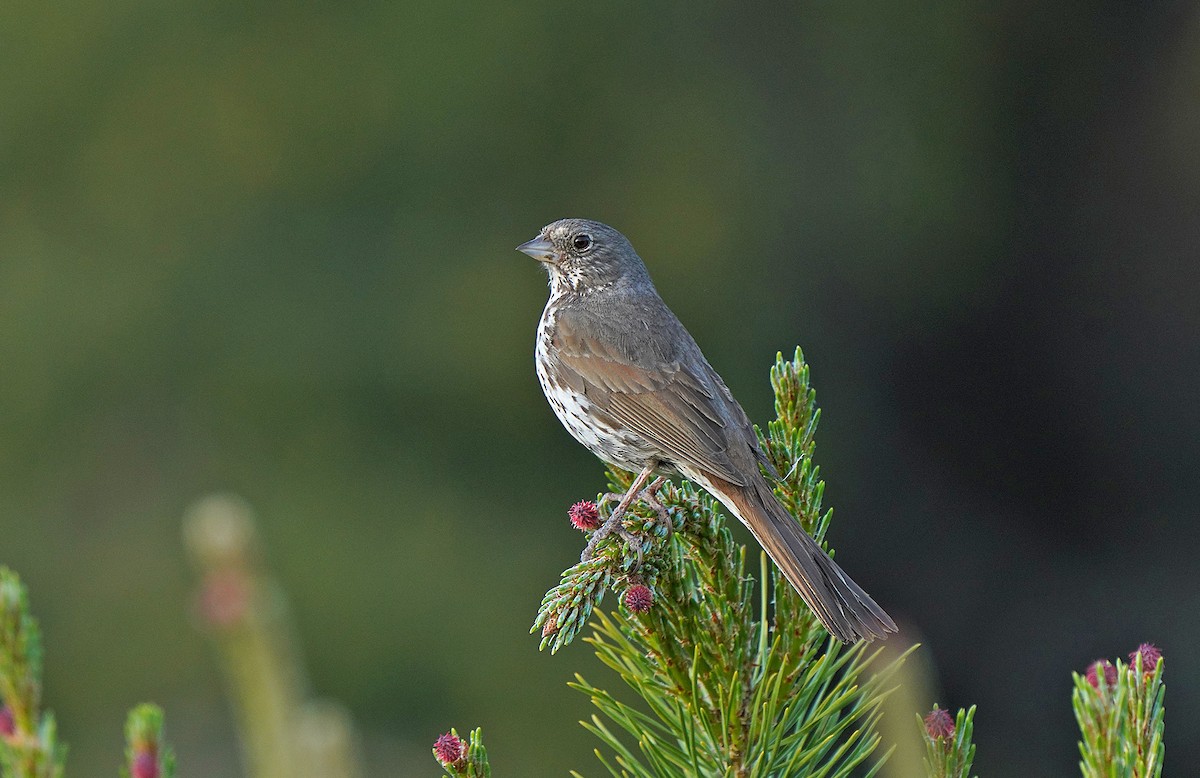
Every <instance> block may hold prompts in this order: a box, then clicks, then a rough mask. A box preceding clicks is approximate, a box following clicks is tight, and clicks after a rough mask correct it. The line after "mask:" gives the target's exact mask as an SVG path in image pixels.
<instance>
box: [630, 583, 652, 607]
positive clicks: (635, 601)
mask: <svg viewBox="0 0 1200 778" xmlns="http://www.w3.org/2000/svg"><path fill="white" fill-rule="evenodd" d="M653 604H654V593H653V592H651V591H650V587H649V586H646V585H645V584H634V585H633V586H630V587H629V588H628V589H626V590H625V607H626V608H628V609H629V610H631V611H633V612H634V613H645V612H646V611H648V610H650V606H651V605H653Z"/></svg>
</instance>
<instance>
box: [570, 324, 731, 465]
mask: <svg viewBox="0 0 1200 778" xmlns="http://www.w3.org/2000/svg"><path fill="white" fill-rule="evenodd" d="M643 350H644V349H643ZM649 353H650V354H654V353H655V351H654V350H653V349H650V350H649ZM552 357H553V358H554V359H556V360H557V361H558V363H559V367H560V369H561V372H560V375H563V377H564V379H565V380H566V381H567V383H569V384H570V385H571V386H572V387H573V388H575V389H577V390H578V391H582V392H583V393H584V394H586V395H587V397H588V399H590V400H592V402H594V403H596V405H598V406H599V407H600V408H601V409H603V410H604V411H606V412H607V413H608V414H609V415H610V416H612V418H613V419H615V420H616V421H617V422H619V423H620V424H621V425H622V426H624V427H626V428H627V429H629V430H630V431H632V432H634V433H635V434H637V435H639V436H640V437H642V438H645V439H646V440H647V441H649V442H650V443H652V444H653V445H654V446H655V447H657V448H659V449H660V450H661V451H662V453H663V456H664V458H665V459H667V460H668V461H670V462H673V463H678V462H684V463H689V464H693V465H695V466H697V467H701V468H703V469H705V470H708V471H710V472H712V473H715V474H717V475H719V476H720V477H721V478H723V479H725V480H727V481H729V482H731V483H735V484H742V478H741V477H740V476H739V474H738V472H737V469H736V467H735V466H734V464H733V463H732V462H731V461H730V457H729V442H730V441H729V439H728V436H727V434H726V418H727V414H728V410H727V409H726V408H725V402H724V397H723V396H721V394H719V392H718V391H714V389H715V387H714V386H712V384H711V381H705V378H706V376H704V375H697V374H696V371H695V370H694V369H689V365H688V364H687V362H685V361H682V360H679V359H672V360H663V361H659V362H657V363H655V364H653V365H639V364H635V363H634V361H633V360H632V359H631V358H630V357H628V356H626V355H625V354H623V353H622V351H621V349H620V348H619V347H617V345H616V344H614V343H611V342H606V340H605V339H604V338H603V336H602V334H600V335H598V334H596V333H595V332H588V333H587V334H584V333H583V332H582V331H581V329H580V328H579V327H577V326H576V325H575V322H574V320H573V318H572V317H571V316H570V315H565V316H561V317H560V318H559V320H558V321H557V322H556V326H555V332H554V350H553V353H552ZM702 360H703V358H702V357H701V363H702V364H703V366H704V367H706V368H707V363H703V361H702ZM708 369H709V370H710V371H711V368H708Z"/></svg>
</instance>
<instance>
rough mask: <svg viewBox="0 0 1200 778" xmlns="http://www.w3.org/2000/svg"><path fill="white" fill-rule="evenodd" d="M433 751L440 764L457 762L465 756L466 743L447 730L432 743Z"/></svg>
mask: <svg viewBox="0 0 1200 778" xmlns="http://www.w3.org/2000/svg"><path fill="white" fill-rule="evenodd" d="M433 753H434V755H435V756H437V758H438V761H439V762H441V763H442V764H458V763H459V762H461V761H462V760H463V759H465V758H466V756H467V744H466V743H464V742H463V739H462V738H460V737H459V736H458V735H455V734H454V733H453V732H447V733H446V734H444V735H442V736H441V737H439V738H438V739H437V742H436V743H434V744H433Z"/></svg>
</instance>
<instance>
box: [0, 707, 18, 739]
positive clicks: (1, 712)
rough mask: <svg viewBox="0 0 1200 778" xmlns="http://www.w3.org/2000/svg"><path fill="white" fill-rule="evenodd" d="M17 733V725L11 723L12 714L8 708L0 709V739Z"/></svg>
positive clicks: (13, 722)
mask: <svg viewBox="0 0 1200 778" xmlns="http://www.w3.org/2000/svg"><path fill="white" fill-rule="evenodd" d="M16 731H17V724H16V722H15V721H13V713H12V711H11V710H9V708H8V706H7V705H5V706H4V707H2V708H0V737H8V736H9V735H11V734H13V733H14V732H16Z"/></svg>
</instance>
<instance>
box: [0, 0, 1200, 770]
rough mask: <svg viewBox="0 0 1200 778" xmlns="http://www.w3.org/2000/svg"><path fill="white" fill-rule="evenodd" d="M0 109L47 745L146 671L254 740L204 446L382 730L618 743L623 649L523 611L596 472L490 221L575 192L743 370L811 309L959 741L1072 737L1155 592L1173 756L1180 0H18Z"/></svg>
mask: <svg viewBox="0 0 1200 778" xmlns="http://www.w3.org/2000/svg"><path fill="white" fill-rule="evenodd" d="M0 106H2V108H0V562H3V563H5V564H8V565H10V566H12V567H14V568H15V569H17V570H18V571H19V572H20V573H21V574H22V575H23V577H24V578H25V580H26V581H27V582H28V583H29V585H30V587H31V589H32V596H33V601H34V607H35V609H36V611H37V614H38V615H39V616H40V618H41V620H42V623H43V627H44V631H45V636H46V643H47V650H46V673H47V679H46V697H47V701H48V704H49V706H50V707H51V708H52V709H53V710H54V711H55V712H56V713H57V715H58V718H59V721H60V725H61V731H62V733H63V736H64V738H65V739H66V740H67V741H68V742H69V743H70V744H71V755H70V759H69V765H68V766H69V772H70V774H71V775H72V776H78V777H80V778H85V777H87V776H102V775H111V774H114V773H113V770H114V769H115V765H116V764H117V763H118V762H119V760H120V754H121V744H120V728H121V723H122V721H123V716H124V711H125V710H126V709H128V707H130V706H131V705H132V704H133V703H134V702H136V701H139V700H142V699H152V700H155V701H158V702H159V703H161V704H163V705H164V706H165V708H166V709H167V715H168V727H169V729H170V733H171V736H172V738H173V740H174V741H175V743H176V746H177V750H178V752H179V757H180V763H181V775H182V776H196V775H235V774H237V771H238V769H239V768H238V765H237V761H236V751H235V749H234V747H233V743H234V740H233V738H234V734H233V727H232V724H231V723H230V717H229V714H228V712H227V704H226V701H225V700H224V698H223V696H222V687H221V682H220V676H219V672H218V670H217V667H216V661H215V659H214V655H213V652H212V650H211V646H210V644H209V643H208V642H207V641H206V639H205V638H204V636H203V635H202V634H201V633H200V632H199V631H198V630H197V629H196V626H195V619H194V617H193V610H192V596H193V588H194V577H193V574H192V573H191V572H190V570H189V568H188V565H187V561H186V556H185V554H184V552H183V550H182V547H181V542H180V527H179V524H180V518H181V516H182V515H183V513H184V511H185V509H186V507H187V506H188V505H189V504H190V503H191V502H192V501H193V500H194V499H195V498H197V497H199V496H201V495H203V494H205V493H208V492H210V491H212V490H222V491H233V492H236V493H238V494H240V495H242V496H244V497H245V498H246V499H247V500H249V501H250V503H251V504H253V505H254V506H255V508H256V509H257V512H258V516H259V523H260V528H261V531H262V534H263V538H264V543H265V546H266V549H267V559H268V561H269V563H270V564H271V565H272V567H273V568H274V570H275V571H276V574H277V576H278V578H279V580H280V581H281V582H282V584H283V585H284V586H285V587H286V589H287V591H288V592H289V594H290V597H291V600H292V605H293V608H294V611H295V614H296V619H297V624H298V632H299V635H300V639H301V641H302V643H303V646H304V652H305V658H306V661H307V665H308V669H309V673H310V676H311V679H312V684H313V686H314V688H315V690H316V691H317V692H318V693H320V694H322V695H326V696H329V697H332V698H336V699H338V700H341V701H342V702H344V703H345V704H346V705H347V706H348V707H349V708H350V710H351V711H352V712H353V715H354V716H355V719H356V721H357V722H358V725H359V727H360V728H361V730H362V732H363V737H364V742H365V752H366V755H367V760H368V762H369V765H370V774H372V775H408V774H433V773H434V772H436V769H435V767H436V766H435V765H434V764H433V762H432V761H431V760H430V757H429V755H428V754H429V751H428V749H429V747H430V744H431V743H432V741H433V739H434V738H435V737H436V736H437V735H438V734H439V733H441V732H443V731H445V730H446V729H448V728H449V727H450V726H451V725H454V726H457V727H459V729H460V731H461V730H463V729H465V728H469V727H471V726H475V725H482V726H483V727H484V728H485V734H486V736H487V739H488V742H489V746H490V749H491V752H492V755H493V759H494V762H495V763H496V765H497V767H498V769H500V771H501V772H503V773H504V774H508V775H526V776H534V775H563V774H565V772H566V770H567V769H569V768H571V767H574V768H577V769H582V770H586V771H588V772H591V773H595V772H596V768H597V765H596V763H595V762H594V761H593V760H594V758H593V757H592V756H591V753H590V751H591V748H592V745H593V744H592V741H591V738H590V736H588V735H587V734H586V733H585V732H583V731H582V730H581V729H580V728H579V727H578V725H577V724H576V721H577V720H578V719H580V718H583V717H585V716H587V715H589V706H588V703H587V700H586V699H585V698H583V697H582V696H581V695H578V694H577V693H575V692H571V691H570V690H568V689H567V688H566V687H565V683H566V681H567V680H568V679H569V678H570V677H571V674H572V673H573V672H574V671H576V670H580V671H583V672H584V673H585V674H587V675H588V676H589V678H598V679H603V678H604V677H605V676H604V674H603V671H602V670H601V669H599V668H598V665H597V663H596V662H595V661H594V660H593V659H592V658H591V656H590V653H589V651H588V650H587V648H586V646H584V645H583V644H579V645H576V646H572V647H571V648H570V649H569V650H567V651H565V652H562V653H560V654H559V655H557V656H554V657H550V656H549V655H543V654H539V653H538V652H537V650H536V640H535V638H533V637H531V636H529V635H527V634H526V632H527V630H528V627H529V624H530V622H531V620H532V618H533V615H534V613H535V610H536V606H537V603H538V601H539V599H540V597H541V595H542V593H543V592H544V590H545V589H546V588H548V587H549V586H550V585H552V584H553V583H555V582H556V581H557V579H558V574H559V572H560V571H561V570H562V569H563V568H564V567H566V566H567V565H568V564H569V563H570V562H571V560H572V559H573V558H575V555H576V554H577V553H578V551H579V548H580V544H581V541H580V538H579V537H578V535H577V533H575V531H574V530H572V529H571V527H570V526H569V525H568V523H567V521H566V519H565V509H566V507H567V506H568V505H569V504H570V503H571V502H572V501H574V500H576V499H580V498H582V497H586V496H589V495H591V494H594V493H595V492H597V491H599V490H600V489H602V488H603V479H602V474H601V469H600V467H599V465H598V464H597V462H596V461H595V460H593V459H592V458H591V457H590V455H589V454H588V453H587V452H586V451H584V450H583V449H582V448H581V447H579V446H578V445H576V444H575V443H574V442H573V441H572V440H571V439H570V438H569V437H568V436H567V434H566V433H565V432H564V431H563V430H562V429H561V428H560V427H559V425H558V423H557V422H556V421H555V420H554V418H553V416H552V415H551V412H550V410H549V409H548V407H547V406H546V405H545V402H544V400H543V398H542V396H541V393H540V391H539V389H538V386H537V383H536V380H535V378H534V372H533V364H532V351H533V329H534V326H535V323H536V321H537V317H538V315H539V313H540V310H541V306H542V305H543V303H544V299H545V294H546V290H545V279H544V276H543V274H542V272H541V270H540V269H539V268H538V267H537V266H536V265H535V263H533V262H532V261H531V260H529V259H528V258H526V257H524V256H523V255H521V254H517V253H515V252H514V251H513V247H514V246H515V245H516V244H517V243H520V242H522V241H524V240H526V239H528V238H530V237H532V236H533V235H534V234H535V233H536V232H537V230H538V229H539V228H540V227H541V225H543V224H545V223H546V222H549V221H551V220H553V219H555V218H558V217H561V216H577V215H578V216H590V217H593V218H598V219H601V220H603V221H607V222H609V223H612V224H614V225H615V226H617V227H618V228H620V229H622V230H623V231H624V232H625V233H626V234H627V235H629V236H630V238H631V239H632V241H633V243H634V245H635V246H637V247H638V249H639V251H640V252H641V254H642V255H643V257H645V258H646V259H647V261H648V264H649V266H650V268H651V271H652V273H653V274H654V276H655V279H656V281H657V284H658V286H659V288H660V290H661V292H662V294H663V296H664V297H665V299H666V300H667V302H668V303H669V304H670V305H671V306H672V307H673V308H674V309H675V311H676V312H677V313H678V314H679V316H680V317H681V318H682V319H683V321H684V322H685V323H686V324H687V325H688V326H689V328H690V329H691V331H692V332H693V334H694V335H695V336H696V338H697V340H698V341H699V342H700V343H701V344H702V346H703V347H704V349H705V351H706V353H707V355H708V357H709V359H710V361H711V362H712V363H713V364H714V365H715V366H716V367H717V368H718V370H720V371H721V372H722V373H723V375H724V376H725V379H726V381H727V383H728V384H729V385H730V387H731V388H732V389H733V390H734V392H735V394H736V395H737V396H738V397H739V398H740V399H741V401H742V403H743V404H744V405H745V406H746V408H747V410H748V411H749V413H750V415H751V416H752V417H753V418H754V419H756V420H758V421H760V422H761V421H765V420H766V419H767V418H768V417H769V414H770V392H769V386H768V383H767V376H766V371H767V368H768V366H769V364H770V363H771V361H772V359H773V357H774V354H775V352H776V351H777V350H782V351H784V352H785V353H789V352H790V351H791V349H792V348H793V347H794V346H795V345H796V344H800V345H802V346H803V347H804V348H805V351H806V354H807V356H808V359H809V361H810V363H811V364H812V367H813V378H814V381H815V385H816V388H817V390H818V399H819V401H820V403H821V405H822V407H823V409H824V416H823V420H822V427H821V432H820V435H819V447H818V460H819V462H820V463H821V465H822V472H823V474H824V476H825V477H826V479H827V480H828V490H827V492H826V499H827V503H828V504H830V505H833V506H836V508H837V521H836V523H835V527H834V530H833V533H832V539H833V542H834V544H835V545H837V546H838V548H839V550H840V551H841V554H840V555H839V559H841V560H843V562H844V564H845V565H846V566H847V568H848V569H849V570H850V571H851V572H852V573H853V574H854V576H855V577H856V578H857V579H858V580H859V581H860V582H861V583H862V584H863V585H864V587H865V588H866V589H867V590H869V591H871V592H872V593H873V594H874V595H875V597H876V598H877V599H878V600H879V601H880V602H881V603H884V604H885V605H886V606H887V607H888V609H889V610H890V611H891V612H892V613H893V614H895V615H897V616H898V617H900V618H901V619H902V620H904V621H905V622H906V623H908V624H910V625H912V626H913V627H914V629H913V632H912V633H911V634H910V635H908V637H909V638H910V639H911V638H915V637H916V636H917V634H918V632H919V636H920V638H921V639H922V640H923V642H924V644H925V648H923V649H922V651H923V652H925V655H926V656H927V657H928V660H929V661H930V662H931V663H932V664H933V666H934V667H935V668H936V672H937V677H938V679H939V684H940V687H939V688H940V696H939V698H938V701H939V702H940V703H941V704H942V705H943V706H946V705H951V706H958V705H967V704H970V703H978V705H979V713H978V716H977V719H976V732H977V742H978V746H979V753H978V758H977V762H976V765H977V768H978V770H979V772H980V773H981V774H984V775H988V776H1035V775H1038V776H1040V775H1045V776H1060V775H1068V774H1071V773H1073V772H1074V771H1075V770H1076V768H1075V763H1076V761H1077V752H1076V748H1075V734H1074V724H1073V719H1072V714H1071V709H1070V704H1069V692H1070V679H1069V673H1070V671H1071V670H1073V669H1080V668H1082V667H1084V666H1085V665H1086V663H1087V662H1088V661H1089V660H1092V659H1094V658H1096V657H1098V656H1117V655H1122V656H1123V655H1124V654H1125V653H1126V652H1128V651H1129V650H1130V649H1132V648H1133V647H1134V646H1135V645H1136V644H1137V643H1138V642H1139V641H1142V640H1152V641H1155V642H1157V643H1158V644H1159V645H1161V646H1162V647H1163V648H1164V650H1165V653H1166V657H1167V663H1168V671H1167V681H1168V687H1169V696H1168V714H1167V719H1168V725H1167V738H1168V740H1167V745H1168V747H1167V759H1168V773H1169V774H1171V773H1174V772H1178V771H1186V769H1187V768H1186V767H1185V766H1186V765H1190V764H1195V763H1196V762H1197V761H1198V760H1200V745H1198V744H1200V701H1198V699H1197V697H1198V695H1200V681H1198V680H1197V679H1198V678H1200V668H1198V667H1197V660H1198V654H1197V651H1196V645H1197V644H1198V642H1200V635H1198V634H1197V633H1198V631H1200V620H1198V619H1197V615H1198V614H1200V589H1198V587H1197V580H1198V579H1200V556H1198V555H1197V552H1196V548H1197V544H1198V543H1200V522H1197V521H1196V518H1197V504H1198V503H1200V470H1198V468H1197V465H1196V463H1197V461H1198V460H1200V403H1198V402H1197V399H1196V391H1197V383H1198V382H1197V379H1198V378H1200V331H1198V327H1200V299H1198V294H1200V283H1198V281H1200V261H1198V260H1200V257H1198V250H1197V249H1198V245H1200V207H1198V203H1200V9H1198V8H1197V6H1196V4H1194V3H1180V2H1175V3H1172V2H1146V3H1137V4H1134V3H1117V2H1098V3H1097V2H1092V3H1082V2H1065V3H1019V2H1008V3H1000V4H990V5H982V4H975V3H940V4H926V3H885V2H867V3H840V4H799V3H797V4H787V5H786V6H785V7H777V4H766V3H739V4H733V3H728V4H722V3H713V2H699V3H662V4H650V3H617V4H607V3H606V4H560V3H551V2H536V1H535V0H529V1H527V2H516V3H443V2H353V1H352V2H342V3H319V2H309V3H282V2H274V3H273V2H249V3H247V2H228V1H227V0H216V1H215V2H214V1H213V0H209V1H208V2H196V1H195V0H179V1H178V2H172V3H158V2H144V0H111V1H110V2H105V3H99V2H95V1H94V0H73V1H70V0H69V1H68V2H64V3H57V4H55V5H53V6H52V7H51V6H46V5H44V4H34V3H20V2H17V3H5V4H0ZM928 702H930V703H931V702H933V700H932V699H931V700H928Z"/></svg>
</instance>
